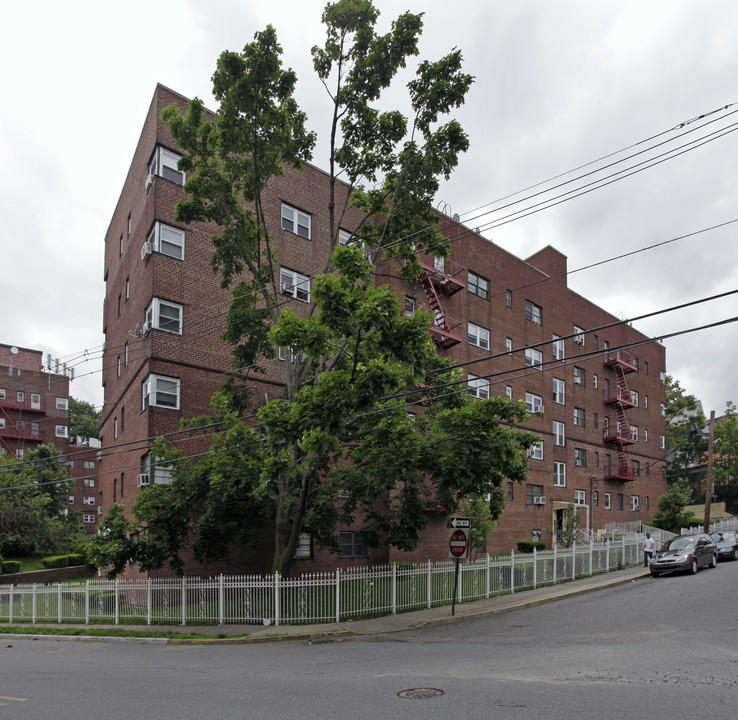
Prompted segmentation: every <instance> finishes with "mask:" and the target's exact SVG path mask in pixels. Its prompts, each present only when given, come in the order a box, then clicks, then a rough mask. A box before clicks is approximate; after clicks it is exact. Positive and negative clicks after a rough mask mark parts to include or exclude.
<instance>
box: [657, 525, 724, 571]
mask: <svg viewBox="0 0 738 720" xmlns="http://www.w3.org/2000/svg"><path fill="white" fill-rule="evenodd" d="M716 565H717V547H716V546H715V543H714V542H713V540H712V538H711V537H710V536H709V535H705V534H704V533H700V534H698V535H677V536H676V537H673V538H671V540H667V541H666V542H665V543H664V544H663V545H662V546H661V548H660V549H659V551H658V552H657V553H656V554H655V555H654V556H653V559H652V560H651V565H650V569H651V575H653V577H656V576H657V575H661V574H662V573H665V572H674V571H678V570H685V571H687V572H691V573H692V575H694V574H695V573H696V572H697V570H699V569H700V568H701V567H715V566H716Z"/></svg>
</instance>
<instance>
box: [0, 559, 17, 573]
mask: <svg viewBox="0 0 738 720" xmlns="http://www.w3.org/2000/svg"><path fill="white" fill-rule="evenodd" d="M2 568H3V572H4V573H8V574H10V573H17V572H20V569H21V563H20V560H3V563H2Z"/></svg>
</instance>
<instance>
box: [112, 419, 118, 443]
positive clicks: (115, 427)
mask: <svg viewBox="0 0 738 720" xmlns="http://www.w3.org/2000/svg"><path fill="white" fill-rule="evenodd" d="M117 439H118V418H113V440H117Z"/></svg>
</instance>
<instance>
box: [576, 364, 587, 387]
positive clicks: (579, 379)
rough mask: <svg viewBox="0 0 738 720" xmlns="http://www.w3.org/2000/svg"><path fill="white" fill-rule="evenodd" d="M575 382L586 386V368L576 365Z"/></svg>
mask: <svg viewBox="0 0 738 720" xmlns="http://www.w3.org/2000/svg"><path fill="white" fill-rule="evenodd" d="M574 384H575V385H581V386H582V387H584V385H585V378H584V368H581V367H577V366H576V365H575V366H574Z"/></svg>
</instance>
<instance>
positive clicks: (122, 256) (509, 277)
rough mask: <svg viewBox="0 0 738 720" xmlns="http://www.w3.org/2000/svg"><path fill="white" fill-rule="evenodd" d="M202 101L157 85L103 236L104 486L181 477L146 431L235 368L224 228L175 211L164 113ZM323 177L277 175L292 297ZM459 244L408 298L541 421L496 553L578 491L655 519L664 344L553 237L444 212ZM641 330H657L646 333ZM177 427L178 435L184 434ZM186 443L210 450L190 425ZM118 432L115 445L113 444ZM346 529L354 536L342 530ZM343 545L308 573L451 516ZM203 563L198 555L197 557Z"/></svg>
mask: <svg viewBox="0 0 738 720" xmlns="http://www.w3.org/2000/svg"><path fill="white" fill-rule="evenodd" d="M171 103H177V104H178V105H179V107H180V108H181V110H182V111H183V112H184V111H185V109H186V104H187V99H186V98H184V97H183V96H181V95H179V94H177V93H175V92H172V91H171V90H168V89H167V88H165V87H163V86H161V85H159V86H157V88H156V91H155V93H154V97H153V100H152V103H151V106H150V108H149V112H148V115H147V117H146V121H145V123H144V127H143V131H142V133H141V137H140V140H139V143H138V145H137V147H136V151H135V153H134V157H133V161H132V163H131V167H130V170H129V172H128V176H127V178H126V180H125V183H124V186H123V190H122V193H121V195H120V199H119V201H118V204H117V206H116V208H115V212H114V214H113V217H112V220H111V223H110V227H109V229H108V232H107V234H106V237H105V267H104V278H105V287H106V294H105V304H104V321H103V327H104V332H105V336H106V349H105V354H104V360H103V386H104V390H105V401H104V407H103V412H102V428H101V435H100V439H101V441H102V446H103V451H102V453H101V456H102V458H103V459H102V461H101V462H100V464H99V466H98V468H97V470H98V477H99V489H98V502H99V505H100V506H101V507H102V508H103V513H105V512H107V510H108V509H109V507H110V505H111V503H114V502H117V503H121V504H123V505H124V506H125V507H127V508H129V509H130V508H131V506H132V505H133V503H134V502H135V499H136V495H137V493H138V491H139V487H145V486H146V485H147V484H151V483H166V482H168V480H169V473H168V471H167V470H166V469H163V468H157V467H156V466H155V463H152V458H151V456H150V453H149V439H150V438H153V437H157V436H160V435H165V434H167V433H175V432H176V431H177V430H178V428H179V424H180V419H182V418H189V417H194V416H197V415H201V414H204V413H207V412H208V411H209V409H210V406H209V401H210V397H211V395H212V394H213V392H215V391H216V390H217V389H218V387H219V385H220V384H221V382H222V381H223V380H224V378H225V377H226V375H227V373H228V372H229V370H230V368H231V354H230V349H229V348H228V347H227V346H226V344H225V343H224V342H222V341H221V340H220V339H219V338H220V335H221V334H222V332H223V330H224V329H225V324H226V312H227V310H228V308H229V306H230V302H231V295H230V293H228V292H226V291H224V290H222V289H221V287H220V280H219V277H218V276H216V275H215V274H214V273H213V271H212V270H211V268H210V265H209V263H210V258H211V254H212V246H211V242H210V237H211V235H212V232H211V230H210V229H209V227H208V226H207V225H205V224H201V223H193V224H191V225H187V226H182V225H180V224H179V223H177V222H176V221H175V219H174V206H175V203H176V201H177V200H178V199H179V198H181V197H183V188H182V185H183V183H184V181H185V178H184V175H183V173H181V172H180V171H179V170H177V161H178V155H177V148H176V146H175V144H174V142H173V139H172V137H171V135H170V133H169V131H168V128H167V127H166V125H165V124H164V122H163V121H162V120H161V117H160V116H161V112H162V110H163V108H164V107H166V106H167V105H170V104H171ZM327 191H328V183H327V177H326V175H325V174H324V173H323V172H322V171H320V170H318V169H316V168H314V167H312V166H306V167H305V168H304V170H303V172H301V173H300V172H296V171H294V170H291V169H289V168H286V169H285V173H284V175H283V176H282V177H280V178H274V179H273V180H272V181H270V184H269V192H268V195H267V202H266V205H265V212H266V214H267V216H268V217H269V218H270V219H271V227H270V232H271V235H272V237H273V242H274V246H275V250H276V252H277V254H278V258H279V262H280V265H281V281H282V283H283V285H284V288H285V289H284V293H283V294H285V295H289V296H290V297H287V298H286V299H287V300H288V301H289V303H290V305H291V306H292V307H293V308H294V309H295V311H296V312H298V313H300V311H301V309H304V308H305V307H306V301H307V300H308V299H309V289H310V281H311V278H313V277H314V276H315V275H316V274H317V273H318V272H320V269H321V268H322V267H323V266H324V265H325V262H326V259H327V254H328V249H329V248H328V219H327V211H326V208H327ZM444 222H445V226H446V232H448V233H449V237H450V238H451V240H452V246H453V251H452V256H451V258H450V259H449V260H446V261H445V262H441V261H440V260H436V259H434V258H424V260H423V262H424V266H425V270H424V272H423V274H422V275H421V277H420V279H419V281H418V282H416V283H406V282H404V281H401V280H400V279H397V278H395V279H391V280H390V284H391V287H392V289H393V290H394V292H395V293H396V294H397V295H398V297H399V298H400V300H401V303H402V304H403V307H404V308H405V312H414V311H415V310H416V309H419V308H421V307H425V308H430V309H432V310H433V312H434V313H435V315H436V323H435V327H434V328H433V331H432V334H433V337H434V339H435V340H436V343H437V346H438V351H439V352H440V353H442V354H445V355H447V356H448V357H450V358H451V359H452V360H453V362H455V363H462V362H467V361H478V362H474V363H472V364H470V365H468V366H466V367H465V368H464V371H465V372H466V373H467V377H468V390H469V391H470V392H472V393H473V394H475V395H477V396H478V397H480V398H482V397H488V396H489V395H490V394H500V395H507V396H509V397H512V398H514V399H516V400H525V402H526V403H527V405H528V407H529V409H530V411H531V419H530V423H529V425H528V429H530V430H532V431H534V432H537V433H539V434H540V436H541V445H540V446H539V447H538V448H535V449H534V451H533V452H532V453H531V458H530V462H529V466H530V467H529V475H528V482H527V484H526V485H525V486H521V485H515V486H513V485H512V484H511V485H510V486H508V488H507V503H506V510H505V512H504V514H503V516H502V518H501V522H500V524H499V527H498V528H497V529H496V530H495V531H494V533H493V536H492V537H491V538H490V541H491V542H490V544H489V546H488V549H489V551H490V552H505V551H508V550H509V549H511V548H513V547H515V544H516V543H517V542H518V541H519V540H528V539H532V538H540V539H541V540H543V541H544V542H546V543H547V544H550V543H551V542H552V540H553V536H554V535H555V533H556V528H557V527H560V526H561V523H562V521H563V512H564V509H565V508H566V507H567V506H568V504H569V503H575V504H576V505H577V506H578V507H579V510H580V517H581V522H580V527H586V528H588V529H589V528H593V529H598V528H601V527H603V526H604V525H605V524H606V523H609V522H631V521H635V520H646V521H647V520H650V519H652V517H653V514H654V510H655V506H656V501H657V499H658V497H659V496H660V495H661V493H662V491H663V488H664V485H663V480H662V470H663V467H664V459H663V457H664V450H663V444H664V432H665V422H664V418H663V416H662V412H663V403H664V386H663V379H664V374H665V353H664V348H663V347H662V346H661V345H659V344H658V343H655V342H648V339H647V338H646V337H645V336H643V335H642V334H641V333H639V332H637V331H636V330H634V329H633V328H631V327H629V326H627V325H622V324H619V323H618V320H617V318H615V317H614V316H613V315H610V314H609V313H607V312H605V311H604V310H602V309H600V308H599V307H597V306H596V305H595V304H593V303H592V302H590V301H588V300H586V299H585V298H583V297H581V296H579V295H578V294H576V293H574V292H572V291H571V290H569V289H568V288H567V276H566V258H565V257H564V256H563V255H561V254H560V253H559V252H557V251H556V250H555V249H554V248H551V247H547V248H545V249H543V250H541V251H540V252H539V253H537V254H535V255H533V256H532V257H530V258H528V259H527V260H521V259H519V258H517V257H515V256H514V255H512V254H510V253H508V252H506V251H505V250H502V249H501V248H499V247H497V246H495V245H494V244H493V243H491V242H490V241H488V240H486V239H485V238H483V237H481V236H480V235H478V234H476V233H474V232H471V231H470V230H469V229H467V228H465V227H463V226H462V225H460V224H458V223H455V222H454V221H452V220H451V219H445V220H444ZM637 343H644V344H637ZM265 367H266V374H265V375H264V376H260V377H259V380H258V383H256V382H255V387H256V393H257V397H258V398H259V399H264V398H274V397H277V396H279V395H280V394H281V378H282V374H283V372H284V370H283V363H281V362H280V361H279V360H278V359H275V360H272V361H268V362H266V363H265ZM171 437H172V438H174V439H176V435H172V436H171ZM183 447H186V450H187V454H196V453H198V452H203V451H205V450H206V449H207V440H206V439H203V440H200V441H188V443H187V444H186V445H184V446H183ZM113 448H115V452H111V450H112V449H113ZM342 540H343V537H342ZM346 540H347V541H348V542H347V543H346V547H347V548H349V547H351V548H353V550H352V551H347V552H346V553H345V555H346V557H342V558H337V557H336V556H333V555H328V554H323V553H320V552H318V551H317V550H315V549H313V548H312V546H311V544H310V543H309V542H308V541H307V539H306V542H305V543H304V545H301V548H300V550H299V551H298V558H299V561H298V562H296V563H295V564H294V566H293V571H294V572H297V573H299V572H301V571H313V570H316V569H324V568H326V569H327V568H334V567H336V566H337V565H340V564H352V565H353V564H356V563H357V562H387V561H394V560H417V561H425V560H427V559H433V560H438V559H445V558H446V557H447V552H448V533H447V530H446V527H445V518H435V519H433V520H432V522H431V524H430V526H429V528H428V529H427V531H426V532H425V533H424V535H423V537H422V538H421V541H420V543H419V545H418V547H417V548H416V550H415V551H413V552H411V553H401V552H398V551H394V550H390V551H387V550H381V551H373V550H369V551H367V550H366V548H365V547H364V546H363V543H362V541H361V540H360V538H359V537H357V535H356V533H355V532H354V531H353V529H351V528H347V529H346ZM270 557H271V555H270V553H266V554H257V555H256V556H254V555H252V556H245V555H243V556H238V555H237V554H236V555H231V557H230V564H226V563H212V564H210V565H208V566H207V567H204V568H203V567H199V568H197V569H196V570H195V569H194V565H190V568H192V571H193V572H200V573H208V572H213V573H215V572H229V571H241V570H243V569H245V567H243V565H246V566H248V569H249V570H251V571H261V570H268V564H269V558H270ZM188 572H189V568H188Z"/></svg>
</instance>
